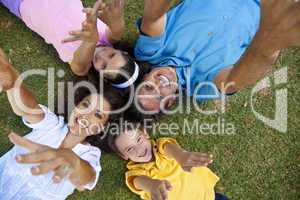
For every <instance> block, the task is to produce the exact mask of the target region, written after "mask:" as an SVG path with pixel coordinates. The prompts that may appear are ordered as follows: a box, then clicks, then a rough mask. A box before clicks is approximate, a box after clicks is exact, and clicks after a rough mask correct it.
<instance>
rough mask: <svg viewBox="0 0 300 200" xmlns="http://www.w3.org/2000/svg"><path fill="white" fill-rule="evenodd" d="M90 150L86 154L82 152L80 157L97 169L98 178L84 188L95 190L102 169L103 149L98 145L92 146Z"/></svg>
mask: <svg viewBox="0 0 300 200" xmlns="http://www.w3.org/2000/svg"><path fill="white" fill-rule="evenodd" d="M89 149H90V150H89V151H88V152H86V153H84V154H81V156H80V158H81V159H83V160H85V161H87V162H88V163H89V164H90V165H91V166H92V167H93V169H94V170H95V173H96V178H95V180H94V181H93V182H91V183H89V184H87V185H86V186H85V187H84V188H85V189H88V190H93V189H94V188H95V187H96V185H97V182H98V180H99V176H100V172H101V170H102V168H101V165H100V158H101V151H100V149H98V148H97V147H93V146H90V148H89Z"/></svg>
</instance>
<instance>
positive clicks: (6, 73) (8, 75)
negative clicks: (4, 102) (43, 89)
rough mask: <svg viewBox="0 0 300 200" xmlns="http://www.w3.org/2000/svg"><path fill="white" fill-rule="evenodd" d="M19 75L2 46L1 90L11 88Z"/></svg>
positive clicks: (0, 53) (0, 50) (0, 56)
mask: <svg viewBox="0 0 300 200" xmlns="http://www.w3.org/2000/svg"><path fill="white" fill-rule="evenodd" d="M17 77H18V73H17V72H16V70H15V69H14V68H13V66H12V65H11V64H10V63H9V61H8V58H7V56H6V55H5V53H4V52H3V50H2V49H1V48H0V92H2V91H3V90H4V91H7V90H9V89H11V88H12V87H13V86H14V83H15V81H16V79H17Z"/></svg>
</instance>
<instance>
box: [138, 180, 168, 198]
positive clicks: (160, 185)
mask: <svg viewBox="0 0 300 200" xmlns="http://www.w3.org/2000/svg"><path fill="white" fill-rule="evenodd" d="M133 184H134V186H135V187H136V188H137V189H138V190H142V191H145V192H148V193H150V194H151V199H152V200H165V199H168V191H171V189H172V185H171V184H170V183H169V182H168V181H166V180H157V179H152V178H150V177H147V176H137V177H135V178H134V179H133Z"/></svg>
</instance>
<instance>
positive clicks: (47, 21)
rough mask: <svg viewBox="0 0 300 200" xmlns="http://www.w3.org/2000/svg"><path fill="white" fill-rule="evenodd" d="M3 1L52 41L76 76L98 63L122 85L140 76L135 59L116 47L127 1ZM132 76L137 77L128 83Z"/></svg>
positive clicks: (122, 28)
mask: <svg viewBox="0 0 300 200" xmlns="http://www.w3.org/2000/svg"><path fill="white" fill-rule="evenodd" d="M0 2H1V3H2V4H3V5H4V6H6V7H7V8H8V9H9V10H10V11H11V12H12V13H14V14H15V15H16V16H18V17H19V18H20V19H21V20H23V21H24V23H25V24H26V25H27V26H28V27H29V28H30V29H31V30H33V31H34V32H36V33H38V34H39V35H40V36H41V37H43V38H44V39H45V41H46V42H47V43H49V44H52V45H53V46H54V48H55V49H56V50H57V52H58V54H59V56H60V58H61V59H62V60H63V61H64V62H68V63H70V65H71V69H72V71H73V72H74V73H75V74H76V75H79V76H85V75H87V73H88V72H89V70H90V69H91V68H92V66H94V68H95V69H96V70H97V71H99V72H100V71H101V72H103V74H104V77H105V78H107V79H109V80H110V81H111V82H112V83H113V84H115V86H116V87H118V88H126V87H128V86H129V85H130V84H132V83H133V82H135V80H136V79H137V77H136V76H134V75H135V74H137V73H138V71H139V69H138V66H137V64H136V63H135V62H134V60H133V59H132V58H131V57H130V56H129V55H128V54H127V53H126V52H124V51H121V50H117V49H114V48H113V46H112V44H114V43H116V42H118V41H120V39H121V37H122V35H123V32H124V26H125V24H124V17H123V12H124V5H125V0H113V2H112V3H111V4H109V5H106V4H104V3H102V1H101V0H99V1H96V3H95V5H94V7H93V9H91V8H88V9H83V5H82V2H81V1H80V0H72V1H70V0H40V1H36V0H0ZM84 14H86V17H85V16H84ZM97 16H98V18H99V19H97ZM80 28H81V30H78V29H80ZM74 30H75V31H74ZM70 31H71V32H70ZM69 34H70V35H71V37H69V36H70V35H69ZM80 41H81V42H80ZM122 72H123V73H125V75H123V74H122ZM124 76H127V77H124ZM130 77H133V78H131V79H130V82H127V79H129V78H130Z"/></svg>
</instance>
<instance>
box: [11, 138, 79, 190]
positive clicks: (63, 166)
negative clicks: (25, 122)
mask: <svg viewBox="0 0 300 200" xmlns="http://www.w3.org/2000/svg"><path fill="white" fill-rule="evenodd" d="M8 137H9V139H10V141H11V142H12V143H13V144H15V145H17V146H21V147H23V148H25V149H27V150H29V151H30V153H29V154H26V155H18V156H16V160H17V162H18V163H20V164H38V166H36V167H32V168H31V173H32V175H34V176H38V175H42V174H46V173H48V172H50V171H53V172H54V176H53V182H54V183H59V182H61V180H63V179H64V178H68V179H69V180H70V182H71V183H72V184H74V185H75V186H76V187H77V189H79V190H82V189H83V187H82V185H81V183H80V180H79V177H80V176H79V173H80V172H79V165H80V158H79V157H78V156H76V154H75V153H74V152H73V151H72V150H70V149H53V148H51V147H49V146H45V145H41V144H37V143H35V142H32V141H30V140H28V139H26V138H23V137H20V136H19V135H17V134H15V133H11V134H9V136H8Z"/></svg>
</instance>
